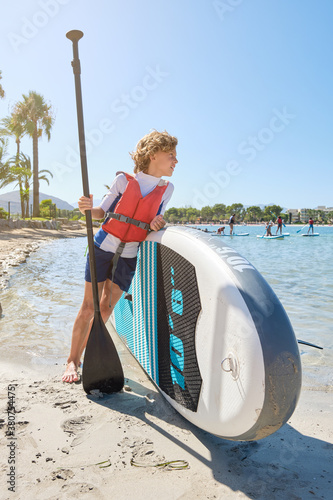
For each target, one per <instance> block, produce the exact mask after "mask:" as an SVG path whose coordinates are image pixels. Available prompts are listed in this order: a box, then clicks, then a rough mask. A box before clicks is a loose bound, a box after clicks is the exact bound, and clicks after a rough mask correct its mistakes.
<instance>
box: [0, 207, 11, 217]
mask: <svg viewBox="0 0 333 500" xmlns="http://www.w3.org/2000/svg"><path fill="white" fill-rule="evenodd" d="M8 215H9V213H8V212H6V210H5V209H4V208H2V207H0V219H7V217H8Z"/></svg>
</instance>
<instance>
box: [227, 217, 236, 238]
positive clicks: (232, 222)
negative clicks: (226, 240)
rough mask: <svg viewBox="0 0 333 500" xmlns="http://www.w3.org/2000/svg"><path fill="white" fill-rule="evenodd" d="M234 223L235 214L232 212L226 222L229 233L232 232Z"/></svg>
mask: <svg viewBox="0 0 333 500" xmlns="http://www.w3.org/2000/svg"><path fill="white" fill-rule="evenodd" d="M235 223H236V214H232V216H231V217H230V218H229V221H228V224H229V226H230V234H232V232H233V229H234V224H235Z"/></svg>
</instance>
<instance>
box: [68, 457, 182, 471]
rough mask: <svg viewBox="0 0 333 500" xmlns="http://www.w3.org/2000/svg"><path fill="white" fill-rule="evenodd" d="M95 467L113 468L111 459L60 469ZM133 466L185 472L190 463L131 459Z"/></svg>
mask: <svg viewBox="0 0 333 500" xmlns="http://www.w3.org/2000/svg"><path fill="white" fill-rule="evenodd" d="M93 465H98V466H99V468H100V469H106V467H111V462H110V459H108V460H104V461H103V462H97V463H96V464H86V465H67V467H58V469H63V470H64V469H76V468H78V467H79V468H84V467H92V466H93ZM131 465H133V467H156V468H158V469H166V470H183V469H188V468H189V463H188V462H186V460H170V461H169V462H158V463H156V464H144V463H142V462H136V461H135V460H134V459H133V458H132V459H131Z"/></svg>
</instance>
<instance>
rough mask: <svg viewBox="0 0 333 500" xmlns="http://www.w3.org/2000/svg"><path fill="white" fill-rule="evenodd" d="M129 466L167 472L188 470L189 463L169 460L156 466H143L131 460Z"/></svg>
mask: <svg viewBox="0 0 333 500" xmlns="http://www.w3.org/2000/svg"><path fill="white" fill-rule="evenodd" d="M131 465H133V467H157V468H159V469H168V470H173V469H175V470H181V469H188V468H189V463H188V462H186V460H170V461H169V462H160V463H156V464H144V463H142V462H136V461H135V460H134V459H133V458H132V459H131Z"/></svg>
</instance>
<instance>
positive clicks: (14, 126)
mask: <svg viewBox="0 0 333 500" xmlns="http://www.w3.org/2000/svg"><path fill="white" fill-rule="evenodd" d="M25 133H26V132H25V130H24V127H23V125H22V124H21V123H19V122H17V121H16V118H15V115H14V114H12V115H11V116H6V117H5V118H2V120H0V135H1V136H3V137H4V136H14V137H15V142H16V156H17V158H18V157H19V156H20V145H21V139H22V137H23V136H24V135H25Z"/></svg>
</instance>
